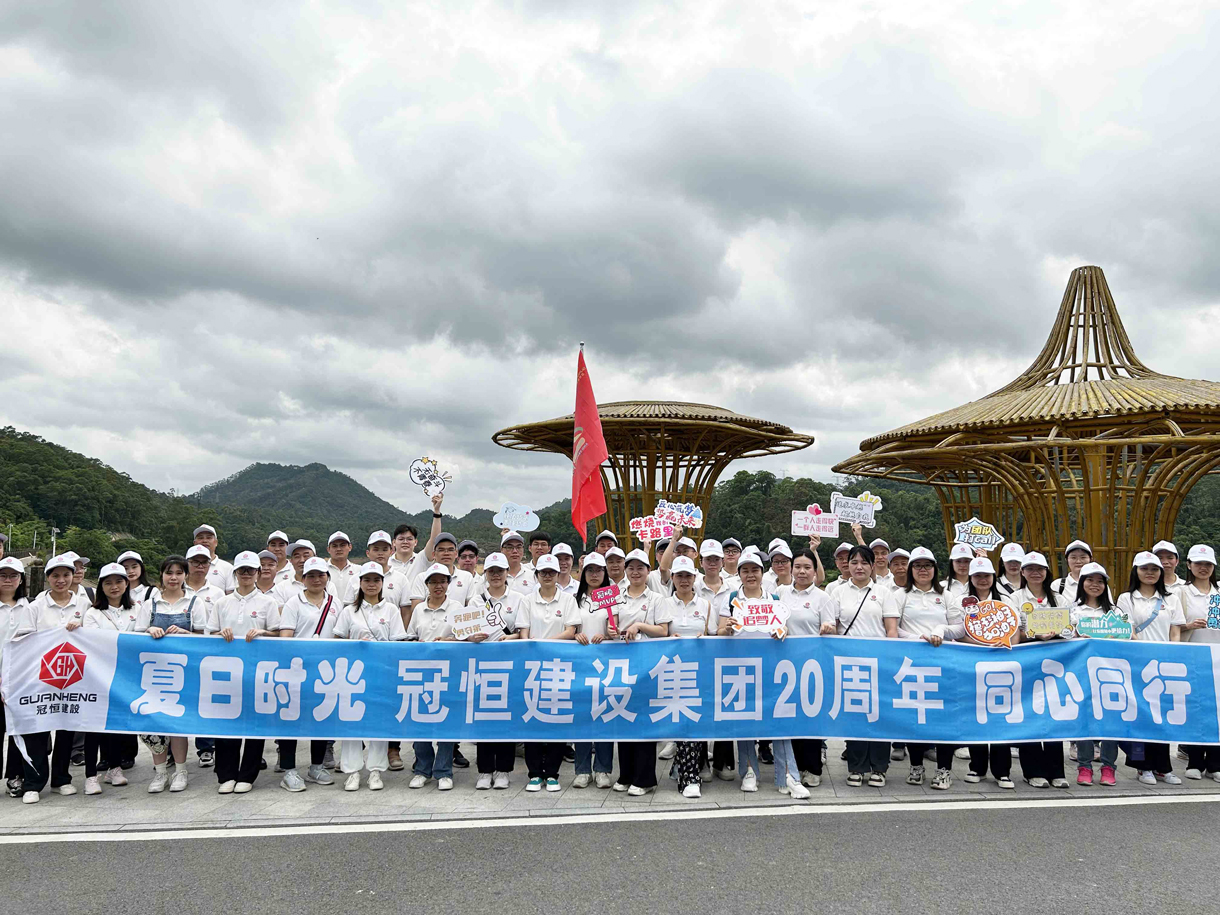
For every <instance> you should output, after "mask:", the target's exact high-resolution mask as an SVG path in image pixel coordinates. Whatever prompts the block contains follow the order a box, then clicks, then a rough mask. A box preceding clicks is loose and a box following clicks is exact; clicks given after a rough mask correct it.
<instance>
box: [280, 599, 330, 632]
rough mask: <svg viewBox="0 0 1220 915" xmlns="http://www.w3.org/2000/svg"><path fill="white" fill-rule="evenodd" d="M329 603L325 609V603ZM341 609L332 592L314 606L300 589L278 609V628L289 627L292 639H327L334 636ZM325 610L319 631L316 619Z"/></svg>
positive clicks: (318, 618)
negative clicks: (318, 604) (281, 608)
mask: <svg viewBox="0 0 1220 915" xmlns="http://www.w3.org/2000/svg"><path fill="white" fill-rule="evenodd" d="M328 602H329V604H330V607H329V609H328V610H327V604H328ZM341 609H343V608H342V606H341V605H340V604H339V601H338V600H337V599H336V598H335V596H334V595H333V594H329V593H328V594H326V596H325V597H323V598H322V606H321V607H315V606H314V605H313V604H312V603H310V602H309V600H308V598H306V597H305V591H304V590H303V589H302V590H301V591H299V592H298V593H296V594H294V595H292V597H290V598H288V600H287V601H286V602H285V604H284V609H283V610H281V611H280V626H279V628H280V630H281V631H282V630H284V629H291V630H292V637H293V638H294V639H329V638H333V637H334V631H335V623H336V622H338V619H339V611H340V610H341ZM323 610H327V613H326V619H325V620H324V621H323V622H322V627H321V631H317V630H318V621H319V620H320V619H322V611H323Z"/></svg>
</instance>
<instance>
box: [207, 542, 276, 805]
mask: <svg viewBox="0 0 1220 915" xmlns="http://www.w3.org/2000/svg"><path fill="white" fill-rule="evenodd" d="M273 559H274V557H273ZM261 570H262V560H261V559H260V558H259V557H258V556H257V555H256V554H255V553H252V552H250V551H249V550H246V551H244V552H241V553H238V554H237V555H236V556H235V557H234V558H233V584H234V589H233V593H232V594H226V595H225V596H224V597H222V598H221V599H220V601H219V602H218V603H217V604H216V606H215V607H214V608H213V610H212V613H211V615H210V616H209V617H208V620H207V624H206V629H205V631H206V632H207V633H208V634H210V635H219V636H220V637H221V638H222V639H224V640H225V641H226V642H232V641H234V640H235V639H240V640H241V642H242V643H243V644H249V643H250V642H253V641H254V640H255V639H258V638H265V637H274V636H275V632H274V631H273V630H274V629H275V628H276V627H277V626H278V625H279V623H278V620H279V607H278V606H277V605H276V603H275V598H273V597H271V596H270V595H269V594H267V593H265V592H263V591H260V590H259V589H258V585H257V582H258V575H259V572H260V571H261ZM263 746H264V741H263V740H262V739H261V738H258V739H247V740H243V739H242V738H240V737H218V738H216V793H217V794H246V793H247V792H249V791H250V790H251V789H253V787H254V780H255V779H256V778H258V771H259V764H260V763H261V762H262V759H263Z"/></svg>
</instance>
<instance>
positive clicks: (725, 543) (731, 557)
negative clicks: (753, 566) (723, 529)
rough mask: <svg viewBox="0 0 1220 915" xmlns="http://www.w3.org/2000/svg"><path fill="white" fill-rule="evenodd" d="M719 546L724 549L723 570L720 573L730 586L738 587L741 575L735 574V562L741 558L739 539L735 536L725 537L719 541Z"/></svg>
mask: <svg viewBox="0 0 1220 915" xmlns="http://www.w3.org/2000/svg"><path fill="white" fill-rule="evenodd" d="M720 548H721V549H722V550H724V570H723V571H722V572H721V574H722V575H723V576H724V578H725V580H726V581H727V582H728V583H729V585H730V586H732V587H734V588H740V587H741V577H740V576H739V575H738V574H737V562H738V560H740V559H741V541H740V540H738V539H737V538H736V537H726V538H725V539H724V540H721V541H720Z"/></svg>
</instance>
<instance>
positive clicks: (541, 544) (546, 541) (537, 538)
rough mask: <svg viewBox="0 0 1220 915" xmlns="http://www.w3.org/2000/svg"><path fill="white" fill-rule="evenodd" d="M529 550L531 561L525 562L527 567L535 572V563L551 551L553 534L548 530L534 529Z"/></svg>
mask: <svg viewBox="0 0 1220 915" xmlns="http://www.w3.org/2000/svg"><path fill="white" fill-rule="evenodd" d="M529 550H530V561H529V562H527V563H525V567H526V568H527V569H529V570H530V571H531V572H533V571H534V565H535V563H537V562H538V560H539V559H540V558H541V557H543V556H545V555H546V554H547V553H549V552H551V535H550V534H548V533H547V532H546V531H534V532H533V533H532V534H530V544H529Z"/></svg>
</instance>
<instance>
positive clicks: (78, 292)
mask: <svg viewBox="0 0 1220 915" xmlns="http://www.w3.org/2000/svg"><path fill="white" fill-rule="evenodd" d="M1218 23H1220V18H1218V16H1217V14H1216V12H1214V11H1213V10H1207V9H1205V5H1204V4H1179V3H1175V2H1172V0H1170V2H1166V0H1155V2H1152V0H1149V2H1136V3H1123V2H1121V0H1117V2H1116V0H1109V2H1105V3H1087V2H1077V3H1069V4H1063V3H1044V4H1037V3H1020V4H1017V3H949V2H945V3H926V2H919V0H903V2H900V3H890V4H886V3H877V2H875V0H871V2H862V3H856V2H850V0H834V2H825V3H809V4H799V3H764V2H758V0H755V2H751V3H720V2H709V0H698V2H692V3H682V2H672V3H661V2H651V3H635V2H630V0H599V2H586V3H579V2H572V3H563V2H559V0H520V2H517V3H514V4H493V3H476V4H466V3H461V2H457V0H445V2H444V3H436V4H413V3H399V2H395V3H386V4H379V3H374V2H345V3H326V2H316V3H311V4H309V5H307V6H306V5H299V4H295V3H283V4H280V3H273V2H270V0H264V2H261V3H258V4H249V3H232V4H230V3H222V2H216V0H212V2H209V3H206V4H183V3H164V2H159V0H150V2H145V3H107V4H99V3H95V2H91V0H86V2H80V3H70V2H62V3H40V4H29V3H26V4H19V3H3V4H0V124H2V125H3V129H0V309H2V313H3V318H4V327H5V330H6V331H7V334H8V337H7V345H6V346H5V348H4V356H3V364H2V365H3V377H4V381H3V390H4V395H5V396H4V398H3V401H2V402H0V404H2V405H0V422H3V423H4V424H12V425H15V426H17V427H18V428H20V429H25V430H29V431H32V432H36V433H38V434H40V435H42V436H44V437H46V438H48V439H50V440H52V441H55V442H58V443H60V444H63V445H65V446H67V447H69V448H72V449H75V450H78V451H81V452H84V453H86V454H89V455H91V456H94V457H97V458H100V459H101V460H103V461H106V462H107V463H109V464H111V465H113V466H115V467H117V468H119V469H121V470H123V471H126V472H127V473H129V474H130V475H131V476H132V477H134V478H135V479H137V480H140V481H141V482H144V483H146V484H148V485H149V486H152V487H154V488H157V489H162V490H166V489H169V488H171V487H172V488H175V489H177V490H179V491H183V492H193V491H194V490H196V489H198V488H199V487H200V486H201V485H203V484H205V483H208V482H210V481H212V480H215V479H218V478H220V477H224V476H226V475H228V474H230V473H233V472H235V471H237V470H240V469H241V468H242V467H244V466H246V465H247V464H249V463H251V462H253V461H273V462H278V463H294V464H304V463H308V462H311V461H320V462H323V463H325V464H327V465H329V466H331V467H333V468H336V469H339V470H342V471H344V472H346V473H349V474H351V475H352V476H353V477H355V478H356V479H357V480H359V481H360V482H361V483H363V484H365V485H366V486H368V487H370V488H371V489H373V490H374V491H375V492H377V493H378V494H379V495H381V496H382V497H384V498H386V499H388V500H389V501H391V502H394V503H396V504H398V505H401V506H403V507H405V508H407V509H409V510H413V511H415V510H419V509H420V508H422V507H423V506H424V504H425V500H424V499H423V498H422V495H421V494H420V492H419V490H418V488H417V487H415V486H413V484H411V482H410V481H409V479H408V476H407V472H406V468H407V465H408V464H409V463H410V461H411V460H412V459H413V458H415V457H419V456H420V455H422V454H429V455H432V456H434V457H437V458H438V459H440V460H441V461H442V463H447V464H449V465H451V466H454V467H456V468H457V471H458V474H457V475H458V480H457V481H455V483H454V484H453V486H452V487H451V489H450V492H449V494H448V502H447V507H448V508H450V509H451V510H453V511H455V512H459V513H460V512H463V511H465V510H466V509H468V508H470V507H473V506H477V505H482V506H488V507H492V506H495V505H498V504H499V503H500V502H501V501H504V500H506V499H512V500H515V501H518V502H524V503H527V504H530V505H535V506H540V505H546V504H549V503H550V502H553V501H555V500H556V499H560V498H564V497H565V496H566V495H568V493H569V491H570V476H571V472H570V467H571V465H570V463H568V462H566V461H565V460H564V459H562V458H559V457H546V456H538V455H531V454H524V453H518V452H513V451H506V450H504V449H502V448H499V447H497V446H495V445H493V444H492V442H491V435H492V433H493V432H495V431H496V430H497V429H500V428H502V427H504V426H507V425H511V424H514V423H518V422H523V421H529V420H538V419H545V418H549V417H552V416H558V415H562V414H564V413H568V412H571V410H572V406H573V401H574V381H575V363H576V353H577V345H578V342H579V341H580V340H584V341H586V344H587V345H586V358H587V359H588V363H589V369H590V374H591V377H592V379H593V384H594V390H595V392H596V395H597V397H598V399H599V401H601V402H608V401H613V400H629V399H678V400H692V401H699V402H704V403H713V404H717V405H720V406H723V407H726V408H728V409H732V410H737V411H740V412H743V413H747V414H751V415H755V416H762V417H765V418H767V419H770V420H775V421H778V422H782V423H785V424H787V425H789V426H791V427H793V428H794V429H797V430H799V431H802V432H807V433H811V434H813V435H814V436H815V437H816V438H817V444H816V445H815V446H814V447H812V448H810V449H808V450H806V451H802V452H797V453H795V454H791V455H787V456H783V457H779V458H774V459H767V460H760V461H750V462H740V463H738V464H736V465H734V467H733V468H730V471H729V472H730V473H731V472H732V471H733V469H736V468H742V469H746V468H748V469H763V468H767V469H770V470H772V471H774V472H776V473H780V474H794V475H805V476H813V477H815V478H819V479H829V478H830V471H829V468H830V466H831V465H832V464H834V463H835V462H837V461H839V460H842V459H843V458H845V457H847V456H849V455H851V454H852V453H854V452H855V451H856V447H857V445H858V443H859V441H860V440H861V439H862V438H864V437H866V436H868V435H871V434H874V433H877V432H880V431H884V430H886V429H889V428H892V427H894V426H898V425H901V424H903V423H906V422H909V421H912V420H914V419H917V418H919V417H922V416H926V415H928V414H931V413H934V412H937V411H939V410H941V409H944V408H946V407H950V406H954V405H956V404H958V403H963V402H965V401H968V400H971V399H974V398H976V397H978V396H981V395H983V394H985V393H987V392H988V391H990V390H992V389H994V388H996V387H998V386H1000V385H1001V384H1003V383H1005V382H1007V381H1008V380H1010V379H1011V378H1012V377H1014V376H1015V375H1016V374H1017V373H1019V372H1020V371H1021V369H1023V368H1024V367H1025V366H1026V365H1027V364H1028V363H1029V362H1030V361H1031V360H1032V359H1033V357H1034V355H1035V354H1036V353H1037V351H1038V349H1039V348H1040V346H1041V344H1042V342H1043V340H1044V339H1045V337H1046V334H1047V332H1048V330H1049V328H1050V323H1051V320H1052V317H1053V315H1054V313H1055V310H1056V308H1057V306H1058V303H1059V299H1060V297H1061V295H1062V292H1063V287H1064V284H1065V283H1066V281H1067V277H1068V274H1069V272H1070V271H1071V269H1072V268H1073V267H1075V266H1078V265H1081V264H1099V265H1101V266H1102V267H1103V268H1104V269H1105V271H1106V275H1107V277H1108V279H1109V282H1110V287H1111V289H1112V291H1113V292H1114V295H1115V298H1116V300H1117V302H1118V305H1119V308H1120V311H1121V313H1122V315H1123V317H1124V319H1125V321H1126V325H1127V329H1128V331H1129V332H1130V334H1131V337H1132V339H1133V342H1134V344H1135V346H1136V349H1137V351H1138V352H1139V354H1140V355H1141V357H1142V358H1143V359H1144V361H1145V362H1146V363H1148V364H1149V365H1151V366H1152V367H1153V368H1158V369H1160V370H1162V371H1166V372H1172V373H1173V374H1180V375H1186V376H1189V377H1208V376H1209V375H1210V377H1212V378H1215V377H1216V372H1215V366H1216V359H1215V347H1214V346H1198V345H1191V341H1192V340H1194V341H1198V340H1207V339H1211V340H1213V341H1214V340H1215V327H1216V324H1217V320H1218V319H1220V258H1218V257H1217V256H1216V253H1215V252H1216V250H1217V247H1218V245H1220V209H1218V208H1217V206H1216V202H1217V200H1220V178H1218V177H1217V175H1218V171H1217V167H1216V150H1217V149H1218V148H1220V126H1218V125H1220V119H1218V118H1217V117H1216V112H1217V110H1220V105H1218V102H1220V72H1218V70H1220V68H1218V65H1217V63H1216V61H1217V60H1220V31H1218Z"/></svg>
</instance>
